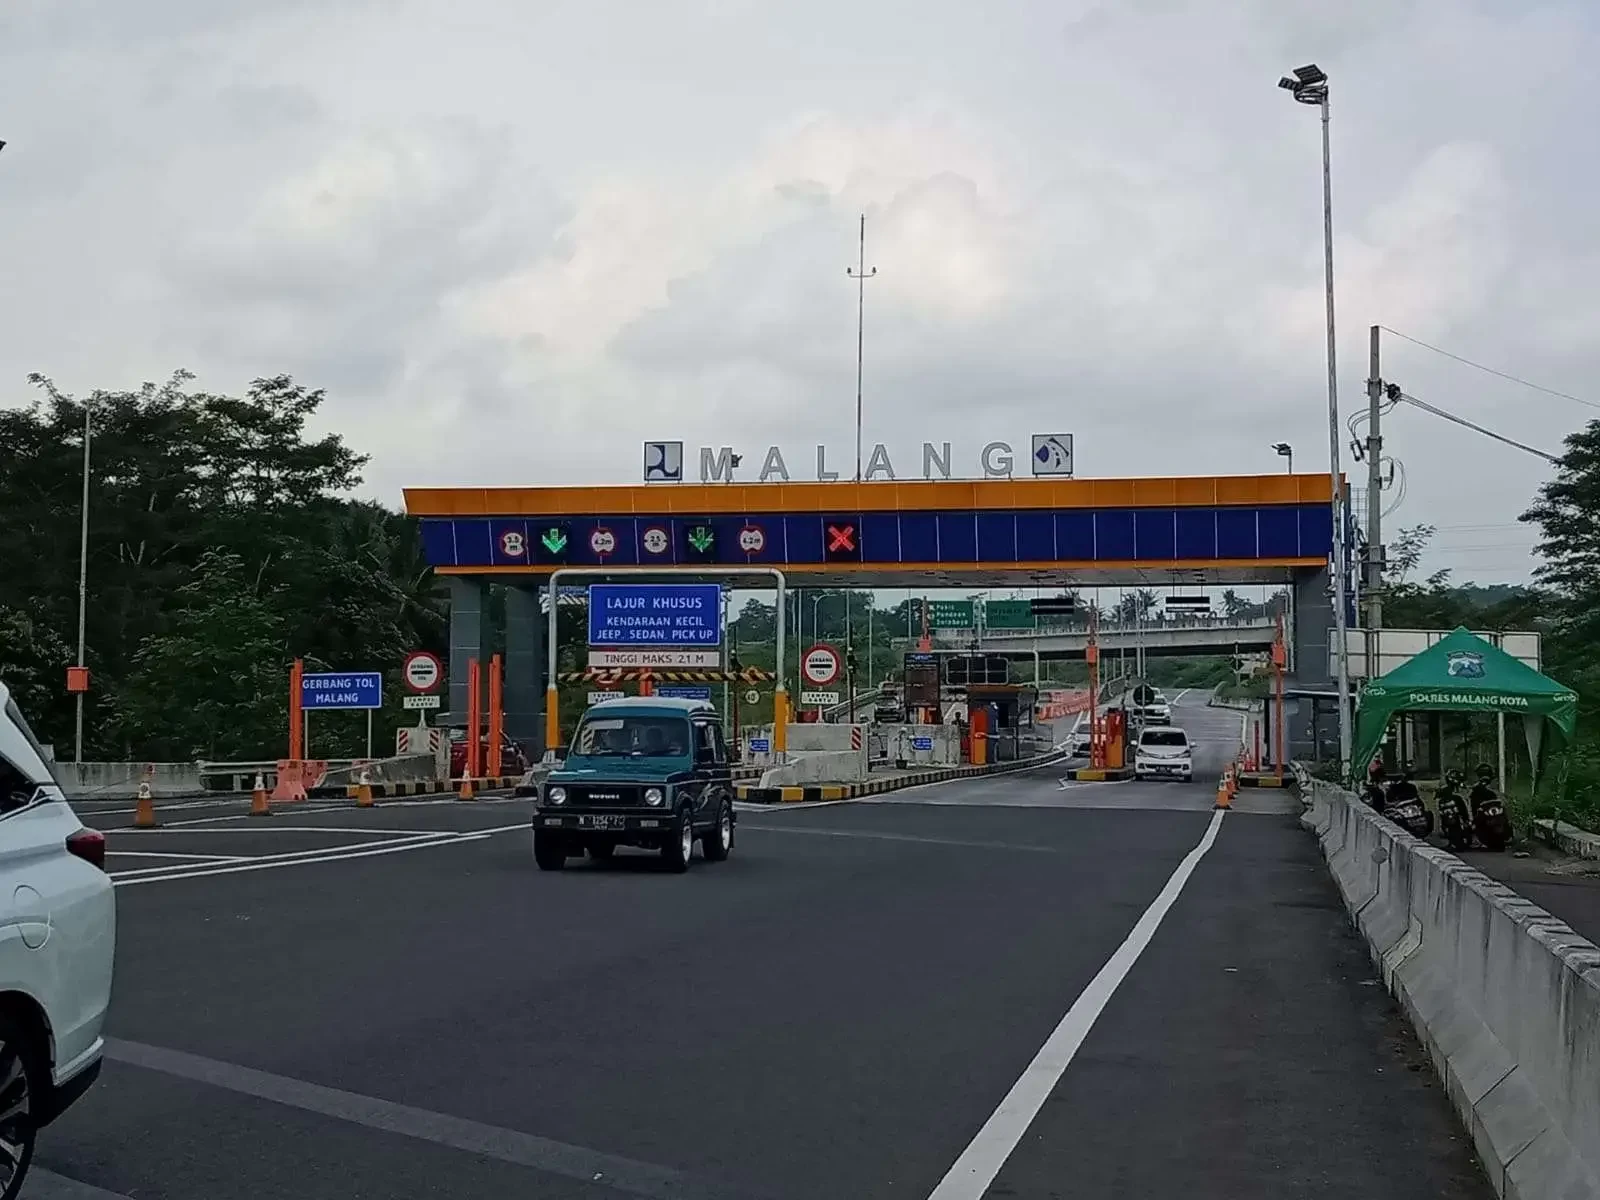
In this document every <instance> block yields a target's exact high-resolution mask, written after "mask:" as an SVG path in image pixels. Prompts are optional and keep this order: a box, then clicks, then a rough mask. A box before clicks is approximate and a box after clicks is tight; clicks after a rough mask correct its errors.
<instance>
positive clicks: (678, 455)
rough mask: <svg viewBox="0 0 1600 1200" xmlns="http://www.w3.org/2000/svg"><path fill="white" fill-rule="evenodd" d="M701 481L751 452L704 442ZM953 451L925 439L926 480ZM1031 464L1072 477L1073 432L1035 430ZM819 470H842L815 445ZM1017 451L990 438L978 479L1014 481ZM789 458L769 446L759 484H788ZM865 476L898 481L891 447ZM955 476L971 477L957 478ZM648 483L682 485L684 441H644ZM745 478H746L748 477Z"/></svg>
mask: <svg viewBox="0 0 1600 1200" xmlns="http://www.w3.org/2000/svg"><path fill="white" fill-rule="evenodd" d="M699 449H700V462H699V466H700V482H701V483H733V482H735V481H736V480H738V477H737V476H736V474H735V472H737V471H740V470H748V469H749V468H748V467H747V466H746V461H745V460H746V458H747V456H746V455H744V454H741V453H739V452H737V451H735V450H734V448H733V447H732V446H716V447H712V446H701V447H700V448H699ZM950 464H951V450H950V443H949V442H941V443H937V444H936V443H934V442H923V443H922V462H921V467H922V473H921V478H923V479H950V478H952V475H951V470H950ZM1028 464H1029V468H1030V470H1031V472H1032V474H1034V475H1046V476H1048V475H1054V476H1063V477H1070V476H1071V475H1072V435H1071V434H1070V433H1036V434H1034V435H1033V445H1032V448H1031V449H1030V451H1029V454H1028ZM816 465H817V469H816V473H815V475H812V476H808V478H812V479H816V480H817V481H818V482H821V483H832V482H833V481H835V480H837V479H839V478H840V472H839V471H838V470H836V469H834V468H832V467H830V466H829V465H828V448H827V447H826V446H820V445H819V446H818V447H817V448H816ZM1016 467H1017V457H1016V451H1015V450H1014V449H1013V448H1012V446H1011V443H1010V442H1000V441H995V442H989V443H987V444H986V445H985V446H984V447H983V449H982V450H980V451H979V452H978V470H979V472H980V475H979V476H978V477H980V478H983V479H1010V478H1012V476H1014V475H1015V474H1016ZM794 478H795V477H794V475H793V474H792V473H791V471H790V468H789V463H788V460H787V459H786V458H785V457H784V453H783V449H782V447H780V446H768V447H767V449H766V453H765V454H763V455H762V456H761V468H760V470H759V471H757V472H756V476H755V479H754V482H756V483H789V482H791V481H792V480H793V479H794ZM861 478H862V479H864V480H874V479H899V478H902V476H901V475H900V474H899V473H898V472H897V470H896V468H895V465H894V461H893V459H892V458H891V457H890V455H889V450H888V447H887V446H885V445H884V444H883V443H882V442H878V443H876V444H875V445H874V446H873V447H872V453H871V454H870V455H869V456H868V458H867V461H866V463H865V464H863V466H862V470H861ZM956 478H973V477H972V476H956ZM644 481H645V482H646V483H682V482H683V481H684V461H683V443H682V442H646V443H645V444H644ZM742 481H743V482H748V481H749V480H748V477H746V479H745V480H742Z"/></svg>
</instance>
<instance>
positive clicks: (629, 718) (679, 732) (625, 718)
mask: <svg viewBox="0 0 1600 1200" xmlns="http://www.w3.org/2000/svg"><path fill="white" fill-rule="evenodd" d="M689 745H690V742H689V722H688V721H687V720H685V719H684V718H683V717H676V716H673V715H671V714H670V713H637V714H635V713H627V714H622V713H618V714H615V715H611V714H606V713H595V714H593V715H591V716H586V717H584V718H583V720H582V722H581V723H580V724H579V725H578V732H577V734H576V735H574V737H573V739H572V749H571V750H570V751H569V752H568V755H567V758H568V761H569V762H570V761H571V760H572V759H576V758H687V757H688V755H689Z"/></svg>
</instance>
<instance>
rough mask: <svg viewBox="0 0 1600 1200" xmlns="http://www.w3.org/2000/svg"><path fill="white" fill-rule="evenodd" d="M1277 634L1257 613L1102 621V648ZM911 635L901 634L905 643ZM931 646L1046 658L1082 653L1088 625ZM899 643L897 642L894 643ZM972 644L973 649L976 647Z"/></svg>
mask: <svg viewBox="0 0 1600 1200" xmlns="http://www.w3.org/2000/svg"><path fill="white" fill-rule="evenodd" d="M1276 634H1277V623H1276V621H1274V620H1272V619H1271V618H1268V617H1260V618H1248V619H1240V618H1231V617H1217V618H1194V619H1184V620H1179V621H1146V622H1141V623H1140V624H1138V625H1102V626H1100V629H1099V633H1098V638H1099V642H1100V649H1101V650H1102V651H1104V652H1108V653H1115V652H1117V651H1120V650H1133V649H1135V648H1138V647H1142V648H1143V650H1144V653H1145V656H1146V657H1151V656H1154V657H1170V656H1174V655H1181V654H1232V653H1233V652H1234V651H1236V650H1247V651H1258V650H1265V649H1269V648H1270V647H1271V646H1272V639H1273V637H1274V636H1276ZM912 640H913V639H905V638H902V639H900V641H901V642H905V643H906V644H907V645H909V644H910V643H911V641H912ZM931 641H932V643H933V649H934V650H935V651H936V652H937V651H943V652H947V653H951V654H964V653H983V654H1001V655H1017V656H1021V657H1025V656H1032V655H1034V654H1037V655H1038V657H1039V658H1041V659H1047V658H1082V657H1083V653H1084V648H1085V647H1086V646H1087V645H1088V644H1089V631H1088V628H1087V627H1086V626H1076V627H1073V626H1059V627H1052V628H1046V629H1005V630H990V631H985V632H984V634H983V636H982V637H981V638H979V639H975V638H974V636H973V634H972V633H971V631H961V632H958V633H952V632H948V631H947V632H944V633H936V634H934V635H933V637H932V639H931ZM897 644H898V643H897ZM975 645H976V649H975Z"/></svg>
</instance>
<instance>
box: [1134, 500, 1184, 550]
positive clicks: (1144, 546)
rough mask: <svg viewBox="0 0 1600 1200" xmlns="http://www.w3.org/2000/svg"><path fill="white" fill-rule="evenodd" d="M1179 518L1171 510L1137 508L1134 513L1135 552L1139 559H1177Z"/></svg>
mask: <svg viewBox="0 0 1600 1200" xmlns="http://www.w3.org/2000/svg"><path fill="white" fill-rule="evenodd" d="M1177 546H1178V535H1177V518H1176V516H1175V515H1174V513H1173V511H1172V509H1170V508H1137V509H1134V512H1133V551H1134V557H1135V558H1138V559H1162V558H1175V557H1177Z"/></svg>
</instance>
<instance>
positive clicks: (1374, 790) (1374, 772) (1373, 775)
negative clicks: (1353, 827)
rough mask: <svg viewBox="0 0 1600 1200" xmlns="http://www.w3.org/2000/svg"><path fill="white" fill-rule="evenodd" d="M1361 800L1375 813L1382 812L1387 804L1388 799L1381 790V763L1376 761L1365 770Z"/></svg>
mask: <svg viewBox="0 0 1600 1200" xmlns="http://www.w3.org/2000/svg"><path fill="white" fill-rule="evenodd" d="M1361 798H1362V799H1363V800H1365V801H1366V802H1367V805H1368V807H1370V808H1372V809H1373V810H1374V811H1376V812H1382V811H1383V807H1384V805H1385V804H1387V803H1388V799H1389V798H1388V796H1387V795H1385V793H1384V790H1383V763H1382V762H1381V761H1379V760H1377V759H1374V760H1373V762H1372V765H1371V766H1370V767H1368V768H1367V783H1366V786H1365V787H1363V788H1362V789H1361Z"/></svg>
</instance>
